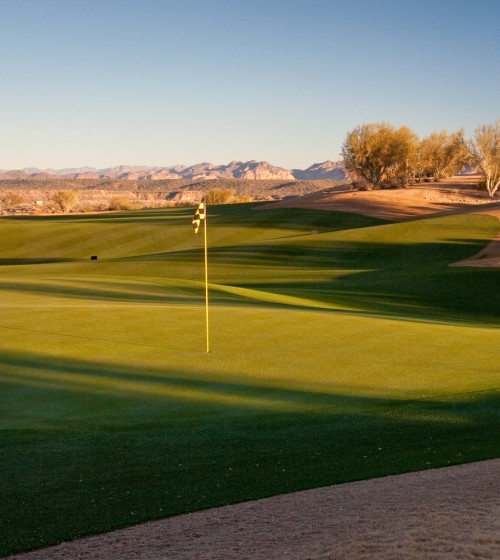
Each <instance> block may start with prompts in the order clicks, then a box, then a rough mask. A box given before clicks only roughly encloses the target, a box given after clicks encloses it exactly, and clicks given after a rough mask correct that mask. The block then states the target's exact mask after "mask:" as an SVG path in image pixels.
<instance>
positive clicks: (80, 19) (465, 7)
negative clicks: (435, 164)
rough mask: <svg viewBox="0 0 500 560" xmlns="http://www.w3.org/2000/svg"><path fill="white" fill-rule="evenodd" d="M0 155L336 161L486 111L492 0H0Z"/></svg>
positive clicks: (496, 30)
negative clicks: (372, 129)
mask: <svg viewBox="0 0 500 560" xmlns="http://www.w3.org/2000/svg"><path fill="white" fill-rule="evenodd" d="M0 22H1V26H2V32H1V34H0V80H1V81H0V83H1V86H0V169H17V168H22V167H26V166H37V167H57V168H60V167H73V166H82V165H90V166H94V167H105V166H113V165H118V164H130V165H170V164H175V163H184V164H186V165H189V164H193V163H197V162H202V161H210V162H212V163H227V162H229V161H230V160H232V159H238V160H248V159H257V160H268V161H270V162H271V163H274V164H275V165H281V166H283V167H287V168H293V167H299V168H303V167H307V166H309V165H311V164H312V163H314V162H319V161H324V160H326V159H333V160H336V159H338V158H339V151H340V146H341V144H342V141H343V139H344V137H345V135H346V132H347V131H348V130H350V129H352V128H354V127H355V126H357V125H358V124H361V123H363V122H374V121H381V120H385V121H389V122H391V123H393V124H395V125H402V124H407V125H409V126H410V127H412V128H413V129H414V130H415V131H416V132H418V133H419V134H421V135H426V134H428V133H429V132H431V131H432V130H434V129H444V128H446V129H448V130H455V129H458V128H459V127H461V126H465V128H466V132H467V133H468V134H472V132H473V130H474V128H475V127H476V125H478V124H483V123H489V122H493V121H494V120H495V119H496V118H498V117H500V71H499V60H500V2H498V1H490V0H475V1H474V2H470V1H467V2H465V1H463V0H448V1H445V0H433V1H428V0H420V1H418V2H417V1H415V0H411V1H410V0H408V1H407V0H378V1H376V0H349V1H347V0H345V1H335V0H303V1H302V0H300V1H298V0H262V1H261V0H251V1H250V0H249V1H247V0H232V1H230V0H179V1H177V0H172V1H170V0H161V1H160V0H116V1H115V0H99V1H93V0H0Z"/></svg>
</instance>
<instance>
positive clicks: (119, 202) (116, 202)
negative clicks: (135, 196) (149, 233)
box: [109, 196, 142, 210]
mask: <svg viewBox="0 0 500 560" xmlns="http://www.w3.org/2000/svg"><path fill="white" fill-rule="evenodd" d="M139 208H142V205H141V204H138V203H137V202H132V201H131V200H129V199H128V198H125V197H124V196H113V197H112V198H111V199H110V201H109V209H110V210H138V209H139Z"/></svg>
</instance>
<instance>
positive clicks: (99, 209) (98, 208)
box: [94, 200, 109, 212]
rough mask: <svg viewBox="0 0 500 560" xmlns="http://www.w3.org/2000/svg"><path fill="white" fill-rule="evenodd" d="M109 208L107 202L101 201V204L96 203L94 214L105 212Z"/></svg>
mask: <svg viewBox="0 0 500 560" xmlns="http://www.w3.org/2000/svg"><path fill="white" fill-rule="evenodd" d="M108 208H109V205H108V204H106V202H103V201H102V200H100V201H99V202H96V203H94V212H105V211H106V210H107V209H108Z"/></svg>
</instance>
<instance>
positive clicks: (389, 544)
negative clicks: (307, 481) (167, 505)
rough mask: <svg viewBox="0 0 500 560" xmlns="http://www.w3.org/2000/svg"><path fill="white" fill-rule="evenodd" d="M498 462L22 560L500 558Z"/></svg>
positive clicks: (202, 516)
mask: <svg viewBox="0 0 500 560" xmlns="http://www.w3.org/2000/svg"><path fill="white" fill-rule="evenodd" d="M499 480H500V459H494V460H491V461H483V462H480V463H470V464H467V465H460V466H453V467H448V468H444V469H432V470H427V471H421V472H417V473H409V474H403V475H397V476H392V477H386V478H378V479H373V480H365V481H361V482H353V483H351V484H341V485H338V486H330V487H326V488H318V489H314V490H307V491H303V492H297V493H294V494H288V495H284V496H276V497H274V498H266V499H264V500H257V501H254V502H247V503H243V504H237V505H234V506H226V507H222V508H217V509H212V510H207V511H202V512H197V513H191V514H187V515H180V516H178V517H173V518H169V519H164V520H161V521H154V522H150V523H145V524H143V525H137V526H135V527H130V528H128V529H122V530H119V531H114V532H112V533H107V534H104V535H99V536H95V537H87V538H85V539H80V540H76V541H72V542H68V543H63V544H61V545H58V546H55V547H51V548H47V549H43V550H39V551H34V552H31V553H26V554H20V555H17V556H12V557H11V559H12V560H13V559H14V558H15V559H16V560H49V559H50V560H59V559H75V560H76V559H81V560H83V559H92V560H115V559H116V560H118V559H120V560H128V559H132V558H133V559H140V560H153V559H154V560H159V559H161V560H188V559H189V560H191V559H200V560H243V559H252V560H274V559H278V558H279V559H286V558H291V559H295V560H298V559H300V560H327V559H328V560H367V559H370V560H396V559H397V560H412V559H419V560H421V559H425V560H438V559H439V560H441V559H443V558H450V560H465V559H472V558H481V559H498V558H500V484H499Z"/></svg>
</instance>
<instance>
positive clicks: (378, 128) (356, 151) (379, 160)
mask: <svg viewBox="0 0 500 560" xmlns="http://www.w3.org/2000/svg"><path fill="white" fill-rule="evenodd" d="M417 146H418V138H417V136H416V135H415V133H413V132H412V131H411V130H410V129H409V128H408V127H406V126H403V127H401V128H399V129H396V128H394V127H393V126H392V125H390V124H388V123H384V122H382V123H372V124H363V125H361V126H358V127H357V128H355V129H354V130H352V131H351V132H349V133H348V134H347V137H346V139H345V141H344V144H343V145H342V156H343V159H344V165H345V167H346V169H347V170H348V171H350V172H351V173H353V174H354V175H355V176H357V177H359V178H361V179H362V180H364V181H365V182H366V183H367V185H368V187H369V188H375V189H378V188H381V187H382V186H383V185H384V183H385V182H391V183H399V184H400V185H402V186H404V185H405V184H406V182H407V180H408V177H409V176H410V174H411V173H412V169H413V168H414V165H415V160H416V153H417Z"/></svg>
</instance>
